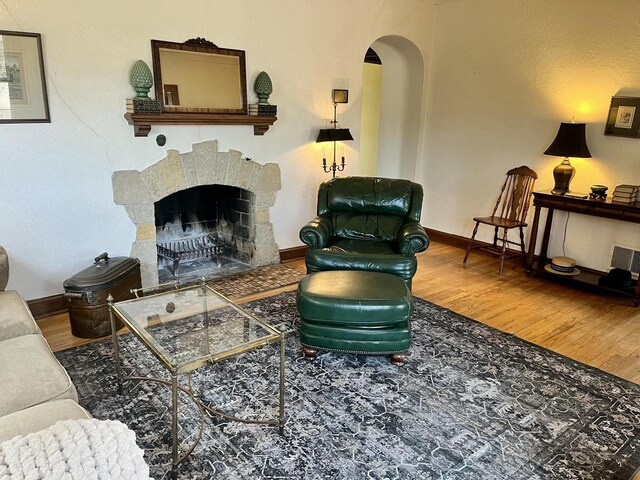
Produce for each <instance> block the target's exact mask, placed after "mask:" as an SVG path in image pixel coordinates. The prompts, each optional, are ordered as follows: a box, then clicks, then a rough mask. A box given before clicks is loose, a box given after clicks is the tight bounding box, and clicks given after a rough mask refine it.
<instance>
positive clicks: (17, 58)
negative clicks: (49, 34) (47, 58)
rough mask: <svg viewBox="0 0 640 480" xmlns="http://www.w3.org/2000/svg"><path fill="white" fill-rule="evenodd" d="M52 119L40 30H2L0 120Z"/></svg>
mask: <svg viewBox="0 0 640 480" xmlns="http://www.w3.org/2000/svg"><path fill="white" fill-rule="evenodd" d="M50 121H51V119H50V118H49V101H48V99H47V85H46V82H45V76H44V61H43V59H42V42H41V39H40V34H39V33H26V32H10V31H6V30H0V123H38V122H50Z"/></svg>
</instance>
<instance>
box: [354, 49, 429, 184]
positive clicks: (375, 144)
mask: <svg viewBox="0 0 640 480" xmlns="http://www.w3.org/2000/svg"><path fill="white" fill-rule="evenodd" d="M370 50H373V51H374V52H375V54H377V56H378V57H379V59H380V63H381V65H380V64H377V63H376V62H373V63H372V62H370V61H366V59H365V65H364V69H363V84H362V125H361V140H360V150H361V152H360V174H361V175H377V176H381V177H389V178H407V179H411V180H413V179H415V178H416V163H417V156H418V143H419V140H418V139H419V135H420V119H421V106H422V90H423V79H424V62H423V59H422V54H421V53H420V50H419V49H418V47H416V46H415V44H413V43H412V42H411V41H409V40H407V39H406V38H404V37H399V36H387V37H381V38H379V39H378V40H376V41H375V42H373V44H372V45H371V49H370Z"/></svg>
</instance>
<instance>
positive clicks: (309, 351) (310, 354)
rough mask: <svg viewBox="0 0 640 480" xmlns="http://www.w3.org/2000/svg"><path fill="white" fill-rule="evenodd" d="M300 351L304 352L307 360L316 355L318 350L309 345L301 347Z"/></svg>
mask: <svg viewBox="0 0 640 480" xmlns="http://www.w3.org/2000/svg"><path fill="white" fill-rule="evenodd" d="M302 353H303V354H304V358H307V359H309V360H313V359H314V358H316V357H317V356H318V350H316V349H315V348H311V347H302Z"/></svg>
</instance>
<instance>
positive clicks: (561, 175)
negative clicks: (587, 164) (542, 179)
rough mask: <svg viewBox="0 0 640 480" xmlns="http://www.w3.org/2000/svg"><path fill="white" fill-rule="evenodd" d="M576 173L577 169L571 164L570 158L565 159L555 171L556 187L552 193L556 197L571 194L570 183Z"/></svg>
mask: <svg viewBox="0 0 640 480" xmlns="http://www.w3.org/2000/svg"><path fill="white" fill-rule="evenodd" d="M575 173H576V169H575V168H573V166H572V165H571V163H569V158H568V157H565V159H564V160H563V161H562V163H561V164H560V165H558V166H557V167H556V168H554V169H553V179H554V180H555V185H554V187H553V190H551V193H553V194H554V195H564V194H565V193H569V183H571V179H572V178H573V176H574V175H575Z"/></svg>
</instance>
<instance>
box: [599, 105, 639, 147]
mask: <svg viewBox="0 0 640 480" xmlns="http://www.w3.org/2000/svg"><path fill="white" fill-rule="evenodd" d="M604 134H605V135H615V136H618V137H631V138H640V97H612V98H611V106H610V107H609V117H608V118H607V123H606V124H605V127H604Z"/></svg>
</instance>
